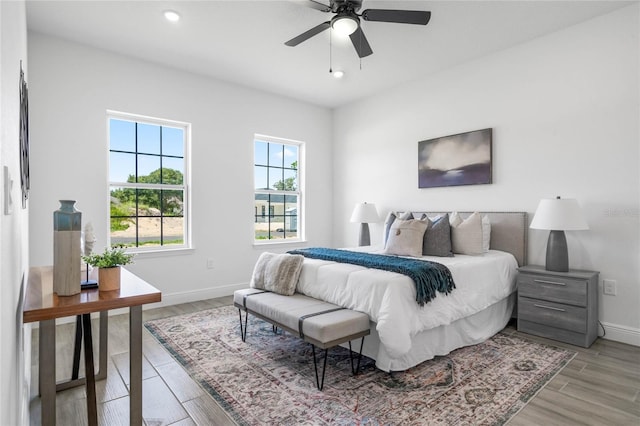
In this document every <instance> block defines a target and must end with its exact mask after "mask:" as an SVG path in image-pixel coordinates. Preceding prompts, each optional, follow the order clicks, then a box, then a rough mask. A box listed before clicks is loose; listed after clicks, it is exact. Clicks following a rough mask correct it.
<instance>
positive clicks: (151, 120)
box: [106, 110, 193, 254]
mask: <svg viewBox="0 0 640 426" xmlns="http://www.w3.org/2000/svg"><path fill="white" fill-rule="evenodd" d="M112 119H115V120H121V121H129V122H133V123H138V124H145V125H152V126H160V127H170V128H179V129H181V130H182V131H183V158H182V159H183V167H184V172H183V176H182V178H183V179H182V185H175V184H164V183H163V184H160V183H158V184H155V183H154V184H151V183H136V182H118V181H113V180H111V179H112V177H111V152H112V149H111V126H110V121H111V120H112ZM106 125H107V176H108V179H107V180H108V182H107V184H108V187H109V188H108V191H107V211H108V212H109V213H108V214H107V245H108V246H111V244H112V241H111V191H112V190H113V189H116V188H130V189H151V190H168V191H182V192H183V200H182V203H183V204H182V218H183V231H182V232H183V243H182V244H168V245H153V246H146V245H142V246H135V247H126V251H128V252H132V253H139V254H144V253H168V252H172V251H183V250H191V249H192V248H193V247H192V230H191V123H187V122H183V121H177V120H169V119H163V118H156V117H149V116H145V115H139V114H131V113H126V112H121V111H113V110H107V117H106ZM114 151H115V152H118V151H119V150H114ZM135 154H136V155H139V154H141V153H140V152H139V151H138V148H137V147H136V151H135ZM142 154H143V155H147V154H146V153H142ZM158 156H160V157H167V158H176V157H175V156H172V155H166V156H163V155H162V154H158ZM134 172H135V170H134ZM136 217H138V216H136ZM158 217H159V218H161V220H162V218H163V217H167V216H163V215H162V214H161V215H160V216H158ZM135 226H136V227H137V226H138V224H137V223H136V225H135ZM136 234H137V233H136ZM163 237H164V235H161V238H163ZM137 238H138V237H136V240H137ZM136 242H137V241H136Z"/></svg>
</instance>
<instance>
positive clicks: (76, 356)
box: [71, 315, 82, 380]
mask: <svg viewBox="0 0 640 426" xmlns="http://www.w3.org/2000/svg"><path fill="white" fill-rule="evenodd" d="M80 345H82V315H76V340H75V342H74V344H73V367H72V369H71V380H77V379H78V374H79V372H80Z"/></svg>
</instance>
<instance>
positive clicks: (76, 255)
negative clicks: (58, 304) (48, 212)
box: [53, 200, 82, 296]
mask: <svg viewBox="0 0 640 426" xmlns="http://www.w3.org/2000/svg"><path fill="white" fill-rule="evenodd" d="M75 203H76V202H75V200H60V209H58V210H56V211H54V212H53V291H54V292H56V293H58V296H72V295H74V294H78V293H80V281H82V278H81V271H80V270H81V252H80V233H81V229H82V213H81V212H79V211H78V210H76V209H75V207H74V205H75Z"/></svg>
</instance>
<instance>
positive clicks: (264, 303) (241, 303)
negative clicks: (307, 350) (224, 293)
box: [233, 288, 370, 390]
mask: <svg viewBox="0 0 640 426" xmlns="http://www.w3.org/2000/svg"><path fill="white" fill-rule="evenodd" d="M233 304H234V305H235V306H236V307H237V308H238V313H239V315H240V334H241V337H242V341H243V342H244V341H246V338H247V326H248V321H247V320H248V317H249V314H252V315H254V316H256V317H258V318H261V319H263V320H265V321H267V322H269V323H271V324H272V325H273V326H274V327H277V328H282V329H283V330H286V331H288V332H289V333H291V334H294V335H297V336H299V337H300V338H301V339H303V340H304V341H305V342H308V343H310V344H311V346H312V351H313V364H314V368H315V373H316V384H317V386H318V389H319V390H322V388H323V386H324V373H325V370H326V368H327V351H328V350H329V348H332V347H334V346H336V345H339V344H341V343H344V342H349V356H350V357H351V372H352V373H353V374H354V375H355V374H357V372H358V370H359V369H360V358H361V357H362V345H363V343H364V337H365V336H367V335H368V334H369V333H370V330H369V316H368V315H367V314H364V313H362V312H358V311H353V310H351V309H346V308H341V307H340V306H338V305H334V304H332V303H327V302H323V301H321V300H318V299H314V298H312V297H309V296H305V295H302V294H298V293H296V294H294V295H293V296H284V295H281V294H277V293H272V292H269V291H264V290H259V289H255V288H249V289H243V290H236V291H235V292H234V294H233ZM242 311H245V319H244V326H243V324H242ZM275 330H276V329H275V328H274V331H275ZM358 338H362V342H361V343H360V352H359V353H358V363H357V367H355V368H354V366H353V351H352V350H351V341H352V340H355V339H358ZM316 346H317V347H319V348H320V349H324V365H323V368H322V379H321V380H320V379H319V378H318V362H317V359H316V351H315V348H316Z"/></svg>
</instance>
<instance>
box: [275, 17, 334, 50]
mask: <svg viewBox="0 0 640 426" xmlns="http://www.w3.org/2000/svg"><path fill="white" fill-rule="evenodd" d="M330 26H331V22H329V21H327V22H323V23H322V24H320V25H317V26H315V27H313V28H311V29H310V30H309V31H305V32H303V33H302V34H300V35H299V36H297V37H294V38H292V39H291V40H289V41H287V42H286V43H285V44H286V45H287V46H291V47H293V46H297V45H299V44H300V43H302V42H303V41H306V40H308V39H310V38H311V37H313V36H314V35H316V34H320V33H321V32H323V31H324V30H326V29H327V28H329V27H330Z"/></svg>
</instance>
